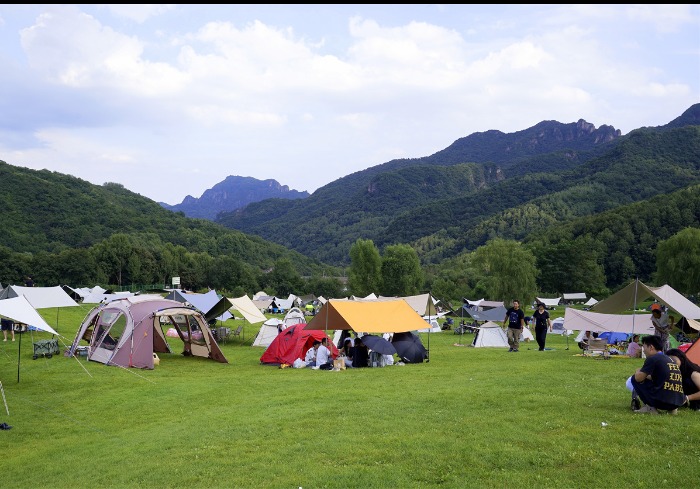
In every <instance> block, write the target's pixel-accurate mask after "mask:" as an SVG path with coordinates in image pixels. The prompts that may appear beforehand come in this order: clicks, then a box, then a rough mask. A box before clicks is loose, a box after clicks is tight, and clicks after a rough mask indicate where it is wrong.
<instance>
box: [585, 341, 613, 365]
mask: <svg viewBox="0 0 700 489" xmlns="http://www.w3.org/2000/svg"><path fill="white" fill-rule="evenodd" d="M583 356H584V357H601V358H602V359H603V360H607V359H609V358H610V352H608V342H607V340H606V339H604V338H591V339H589V340H588V346H587V347H586V348H585V349H584V350H583Z"/></svg>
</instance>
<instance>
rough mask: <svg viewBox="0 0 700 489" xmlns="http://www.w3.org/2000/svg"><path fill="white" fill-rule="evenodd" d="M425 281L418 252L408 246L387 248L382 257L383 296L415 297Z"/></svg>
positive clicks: (401, 245)
mask: <svg viewBox="0 0 700 489" xmlns="http://www.w3.org/2000/svg"><path fill="white" fill-rule="evenodd" d="M424 281H425V275H424V273H423V269H422V268H421V266H420V259H419V258H418V253H416V250H414V249H413V248H411V247H410V246H409V245H406V244H397V245H392V246H387V247H386V249H385V250H384V255H383V256H382V289H381V290H382V295H386V296H407V295H415V294H417V293H418V292H419V291H420V289H421V288H422V287H423V282H424Z"/></svg>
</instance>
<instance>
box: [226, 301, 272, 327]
mask: <svg viewBox="0 0 700 489" xmlns="http://www.w3.org/2000/svg"><path fill="white" fill-rule="evenodd" d="M228 300H229V302H230V303H231V309H230V310H235V311H238V312H240V313H241V315H242V316H243V317H244V318H245V320H246V321H248V322H249V323H250V324H257V323H260V322H263V321H267V318H266V317H265V315H264V314H263V313H262V312H260V309H258V307H257V306H256V305H255V304H254V302H253V301H252V300H251V299H250V298H249V297H248V296H247V295H242V296H241V297H229V298H228Z"/></svg>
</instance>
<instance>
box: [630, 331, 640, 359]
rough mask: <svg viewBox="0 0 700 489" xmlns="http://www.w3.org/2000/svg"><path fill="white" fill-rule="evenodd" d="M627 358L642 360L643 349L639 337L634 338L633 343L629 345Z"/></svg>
mask: <svg viewBox="0 0 700 489" xmlns="http://www.w3.org/2000/svg"><path fill="white" fill-rule="evenodd" d="M627 356H628V357H630V358H641V357H642V347H641V346H639V335H638V334H636V335H634V336H632V341H630V343H629V345H627Z"/></svg>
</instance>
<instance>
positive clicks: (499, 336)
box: [472, 321, 508, 348]
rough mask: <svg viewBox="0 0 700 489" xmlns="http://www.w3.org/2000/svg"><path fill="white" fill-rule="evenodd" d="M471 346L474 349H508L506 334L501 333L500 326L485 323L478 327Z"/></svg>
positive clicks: (488, 322) (491, 322)
mask: <svg viewBox="0 0 700 489" xmlns="http://www.w3.org/2000/svg"><path fill="white" fill-rule="evenodd" d="M472 346H474V347H476V348H483V347H495V348H502V347H505V348H508V336H506V332H505V331H503V328H502V327H501V325H500V324H496V323H494V322H493V321H487V322H485V323H484V324H482V325H481V326H480V327H479V329H478V331H477V332H476V336H475V337H474V342H473V343H472Z"/></svg>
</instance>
